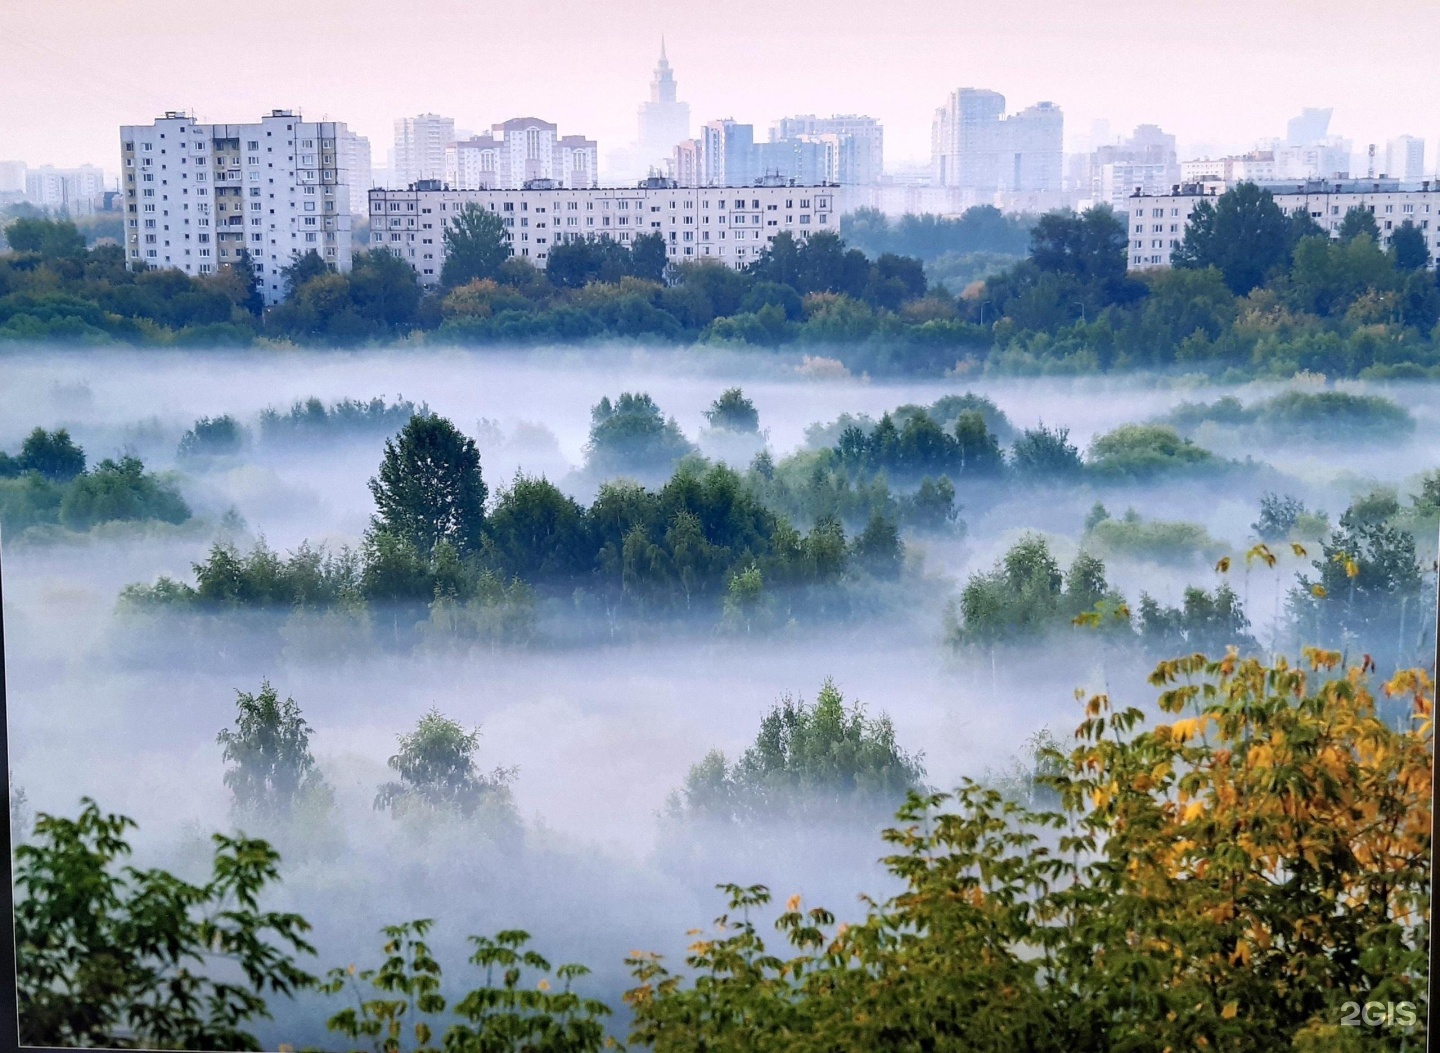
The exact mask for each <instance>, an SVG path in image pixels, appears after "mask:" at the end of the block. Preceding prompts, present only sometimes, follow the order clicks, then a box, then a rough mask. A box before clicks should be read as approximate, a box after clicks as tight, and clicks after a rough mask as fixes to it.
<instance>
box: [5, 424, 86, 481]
mask: <svg viewBox="0 0 1440 1053" xmlns="http://www.w3.org/2000/svg"><path fill="white" fill-rule="evenodd" d="M16 460H17V461H18V462H19V467H20V470H21V471H25V472H38V473H39V474H40V475H43V476H44V477H45V478H46V479H50V480H52V481H53V482H57V483H64V482H69V481H70V480H71V479H74V478H75V477H76V476H77V475H79V474H81V473H82V472H83V471H85V451H84V450H82V449H81V448H80V447H79V446H76V445H75V441H74V440H73V439H71V438H70V433H69V432H68V431H66V430H65V429H64V428H56V429H55V430H54V431H49V432H47V431H46V430H45V429H44V428H36V429H35V430H34V431H32V432H31V433H30V434H29V435H27V436H26V437H25V441H24V442H23V443H22V444H21V445H20V456H19V457H18V458H16Z"/></svg>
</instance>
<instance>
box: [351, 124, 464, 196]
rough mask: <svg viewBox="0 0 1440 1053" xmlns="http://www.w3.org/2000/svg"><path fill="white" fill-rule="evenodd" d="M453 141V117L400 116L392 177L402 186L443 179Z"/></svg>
mask: <svg viewBox="0 0 1440 1053" xmlns="http://www.w3.org/2000/svg"><path fill="white" fill-rule="evenodd" d="M454 141H455V119H454V118H453V117H441V116H440V115H439V114H438V113H422V114H420V115H419V116H418V117H400V118H398V119H397V120H396V121H395V153H394V155H393V158H394V159H393V161H392V162H391V171H390V178H392V179H394V180H395V181H396V182H397V183H399V184H400V185H401V186H408V185H409V184H411V183H414V182H415V181H417V180H420V179H443V178H444V177H445V148H446V147H447V146H449V145H450V144H451V143H453V142H454ZM367 189H368V188H367Z"/></svg>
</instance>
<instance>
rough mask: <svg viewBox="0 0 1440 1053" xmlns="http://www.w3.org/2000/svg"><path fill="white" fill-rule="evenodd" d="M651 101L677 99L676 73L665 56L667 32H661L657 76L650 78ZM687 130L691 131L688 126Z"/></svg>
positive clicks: (672, 100)
mask: <svg viewBox="0 0 1440 1053" xmlns="http://www.w3.org/2000/svg"><path fill="white" fill-rule="evenodd" d="M650 101H651V102H674V101H675V75H674V74H673V73H671V72H670V60H669V59H667V58H666V57H665V34H663V33H662V34H660V62H659V63H658V64H657V65H656V67H655V76H654V77H653V78H651V80H650ZM686 131H689V129H688V128H687V129H686Z"/></svg>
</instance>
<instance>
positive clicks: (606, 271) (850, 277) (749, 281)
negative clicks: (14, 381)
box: [0, 184, 1440, 380]
mask: <svg viewBox="0 0 1440 1053" xmlns="http://www.w3.org/2000/svg"><path fill="white" fill-rule="evenodd" d="M992 213H993V214H992ZM490 219H493V217H489V219H487V217H486V215H485V214H483V213H481V212H479V211H478V210H474V211H473V214H465V215H463V216H462V217H461V218H460V219H459V220H457V221H456V223H455V224H452V226H451V227H449V228H447V229H446V231H445V239H446V246H447V261H446V266H445V268H444V272H443V274H442V281H441V285H440V287H439V288H438V289H436V290H435V291H433V292H432V291H427V290H425V289H422V287H421V286H420V285H419V284H418V281H417V279H416V276H415V274H414V272H413V270H412V269H411V268H409V267H408V266H407V265H406V264H404V263H403V262H402V261H400V260H399V259H398V258H395V257H393V256H390V255H388V254H387V253H386V252H385V251H384V250H381V249H374V250H361V251H357V252H356V254H355V257H354V262H353V266H352V269H351V270H350V271H349V272H348V273H346V274H335V273H329V271H328V268H327V266H326V264H325V263H324V262H323V261H322V260H321V259H320V258H319V257H318V256H316V255H315V254H313V253H311V254H309V255H307V256H301V257H297V258H296V259H295V260H293V261H292V262H291V264H290V265H289V266H288V267H287V268H286V269H285V280H286V296H285V300H284V302H283V303H280V304H277V305H275V306H274V307H271V308H268V309H265V308H264V307H263V305H262V303H261V300H260V298H259V296H258V293H257V286H256V283H255V274H254V272H253V268H252V266H251V264H250V262H249V260H248V258H247V259H244V260H242V261H241V263H239V264H237V265H234V266H227V267H224V268H222V269H221V271H220V272H219V273H216V274H212V275H203V276H201V277H198V278H189V277H186V276H185V275H184V274H181V273H178V272H171V271H142V272H138V273H137V272H134V271H131V270H129V269H127V268H126V266H125V260H124V257H123V252H122V251H121V250H120V249H119V247H118V246H115V245H97V246H96V247H93V248H89V249H87V248H86V247H85V239H84V238H83V237H82V236H81V235H80V234H79V232H78V231H76V230H75V229H74V227H73V226H71V225H69V224H68V223H66V222H64V221H56V220H48V219H33V218H27V219H18V220H15V221H14V222H12V223H11V225H10V226H9V227H8V228H7V235H6V236H7V239H8V241H9V244H10V246H11V251H10V253H9V254H7V255H5V256H3V257H0V340H3V341H8V342H14V343H22V344H24V343H33V342H35V341H41V342H44V341H52V342H53V341H68V342H76V343H82V344H97V345H115V344H118V345H121V346H124V345H135V346H151V345H164V346H172V345H173V346H181V347H205V346H212V347H213V346H249V345H257V346H262V347H273V346H281V347H284V346H291V345H316V346H332V347H333V346H347V345H348V346H355V345H365V346H385V345H389V344H391V343H394V342H397V341H404V342H405V343H406V345H407V346H409V345H412V344H414V343H415V342H416V341H421V340H423V341H426V342H433V343H437V344H439V345H441V346H452V345H459V346H484V347H501V346H516V345H520V346H526V345H530V346H535V345H550V344H557V343H558V344H566V343H576V342H579V343H586V344H595V343H607V342H615V341H622V342H636V341H638V342H640V343H642V344H646V343H648V344H670V343H677V342H678V343H686V344H695V345H701V346H704V347H709V348H748V349H753V350H755V351H757V352H760V351H763V352H767V353H771V354H780V355H791V356H794V355H796V354H797V353H798V354H801V355H803V354H811V355H823V356H826V357H831V358H834V359H836V360H838V361H839V362H841V363H842V364H843V365H844V367H845V368H847V369H849V370H851V371H852V372H855V373H861V372H863V373H868V374H874V375H902V376H903V375H911V376H942V375H945V374H947V373H948V374H957V375H962V376H981V375H994V376H1007V375H1065V376H1073V375H1089V374H1100V373H1112V372H1116V371H1127V370H1136V369H1140V370H1172V371H1179V372H1183V373H1195V374H1201V375H1205V376H1210V377H1216V378H1230V379H1232V380H1234V379H1240V378H1247V377H1257V376H1258V377H1277V378H1278V377H1286V376H1290V375H1293V374H1295V373H1296V372H1307V371H1308V372H1315V373H1321V374H1325V375H1327V376H1348V377H1355V376H1361V377H1369V378H1376V379H1383V378H1419V377H1428V376H1433V375H1435V372H1436V370H1437V369H1440V356H1437V338H1436V326H1437V324H1440V285H1437V277H1436V276H1437V271H1435V270H1428V269H1427V266H1428V265H1429V264H1430V262H1431V261H1430V259H1429V251H1428V249H1427V247H1426V245H1425V241H1424V237H1423V235H1422V234H1421V232H1420V231H1419V230H1418V228H1415V227H1414V226H1413V224H1408V223H1407V224H1405V225H1402V226H1401V227H1399V228H1398V229H1397V230H1396V231H1394V232H1392V234H1391V235H1390V236H1389V238H1388V239H1386V240H1387V244H1386V245H1385V246H1384V247H1382V245H1381V240H1382V239H1381V236H1380V231H1379V230H1378V228H1377V227H1376V225H1375V220H1374V217H1373V216H1371V215H1370V214H1369V213H1366V212H1363V211H1360V210H1355V211H1353V212H1352V214H1351V215H1348V216H1346V217H1345V222H1344V224H1343V226H1342V229H1341V232H1340V237H1339V238H1338V239H1331V238H1329V237H1328V236H1326V235H1325V234H1324V232H1323V231H1321V230H1320V228H1319V227H1318V226H1317V225H1316V224H1315V223H1314V221H1313V220H1311V219H1310V218H1309V216H1308V215H1305V214H1297V215H1296V216H1286V215H1285V214H1284V213H1283V212H1282V211H1281V209H1280V208H1279V207H1278V206H1277V205H1276V204H1275V202H1274V200H1273V198H1272V197H1271V195H1270V194H1269V192H1268V191H1265V190H1262V189H1259V188H1258V187H1256V186H1255V185H1254V184H1241V185H1240V186H1238V187H1236V188H1235V189H1233V190H1231V191H1228V192H1227V193H1226V194H1224V195H1223V196H1221V197H1220V198H1218V199H1217V201H1216V202H1215V204H1214V205H1213V206H1211V205H1210V204H1209V203H1208V202H1207V203H1205V207H1203V208H1201V209H1200V210H1199V211H1198V212H1197V214H1196V219H1195V220H1194V222H1193V223H1192V224H1191V225H1190V227H1189V228H1187V232H1186V235H1185V239H1184V242H1183V243H1182V245H1181V246H1180V248H1179V249H1178V250H1177V252H1176V262H1175V266H1174V267H1173V268H1165V269H1157V270H1155V271H1142V272H1139V273H1136V274H1130V273H1127V270H1126V257H1127V253H1126V247H1127V245H1128V239H1127V234H1126V227H1125V223H1124V220H1123V217H1119V216H1117V215H1115V214H1113V213H1112V212H1110V210H1109V209H1108V208H1106V207H1097V208H1093V209H1091V210H1089V211H1087V212H1085V213H1084V214H1083V215H1076V214H1074V213H1064V212H1053V213H1047V214H1045V215H1042V216H1038V217H1028V218H1026V219H1025V220H1023V221H1022V220H1017V219H1011V218H1007V217H1004V216H1002V215H1000V214H999V213H998V212H995V210H993V209H989V210H986V209H983V208H982V209H972V210H970V211H969V212H967V213H965V214H964V215H962V216H960V217H957V218H954V219H942V218H937V217H928V216H927V217H906V218H905V219H902V220H900V221H898V222H897V223H895V224H893V225H892V224H891V223H890V222H889V221H887V220H886V219H885V218H884V217H883V216H879V215H878V214H874V213H870V212H862V213H855V214H853V215H850V216H847V217H846V218H845V222H844V223H843V224H842V232H843V233H842V235H833V234H829V233H822V234H819V235H816V236H815V237H812V238H808V239H805V240H803V241H796V240H795V239H793V238H792V237H790V236H789V235H788V234H781V235H780V236H778V237H777V238H776V239H775V240H774V241H773V242H772V243H771V244H770V246H769V247H768V248H767V249H766V250H765V252H764V253H763V254H762V256H761V258H760V259H758V260H757V261H755V262H754V263H753V264H750V265H749V266H747V267H746V268H744V269H743V270H741V271H734V270H730V269H727V268H725V267H723V266H718V265H713V264H711V265H707V264H703V263H693V264H691V263H686V264H675V263H667V262H666V259H665V256H664V253H663V245H661V244H660V243H659V241H658V240H655V239H650V238H642V239H640V240H639V241H637V242H636V243H634V245H633V246H630V247H626V246H623V245H619V244H614V243H610V242H606V241H596V240H588V241H586V240H581V241H576V242H574V243H568V244H565V245H560V246H556V247H555V248H554V250H553V251H552V252H551V254H550V259H549V261H548V269H547V270H546V271H538V270H535V269H534V268H532V267H530V266H528V265H527V264H526V263H524V262H523V261H521V260H518V259H515V258H513V257H510V256H509V250H508V246H507V244H506V243H505V241H504V233H503V228H500V227H499V226H498V225H497V224H495V223H492V222H490Z"/></svg>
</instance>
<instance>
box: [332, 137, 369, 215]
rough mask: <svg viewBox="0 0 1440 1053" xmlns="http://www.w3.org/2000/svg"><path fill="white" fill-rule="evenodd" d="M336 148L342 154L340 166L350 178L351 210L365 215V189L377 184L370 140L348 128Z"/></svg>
mask: <svg viewBox="0 0 1440 1053" xmlns="http://www.w3.org/2000/svg"><path fill="white" fill-rule="evenodd" d="M336 149H337V150H338V151H339V154H340V167H341V168H343V169H344V170H345V172H346V173H347V174H348V176H349V180H350V211H351V212H352V213H354V214H356V215H361V216H363V215H364V214H365V191H367V190H369V189H370V188H371V187H372V186H374V185H375V169H374V166H373V165H372V163H371V159H370V140H369V139H367V138H366V137H365V136H363V135H357V134H356V133H355V132H352V131H350V130H348V129H347V130H346V132H345V134H344V135H342V136H340V139H339V141H338V143H337V144H336Z"/></svg>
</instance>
